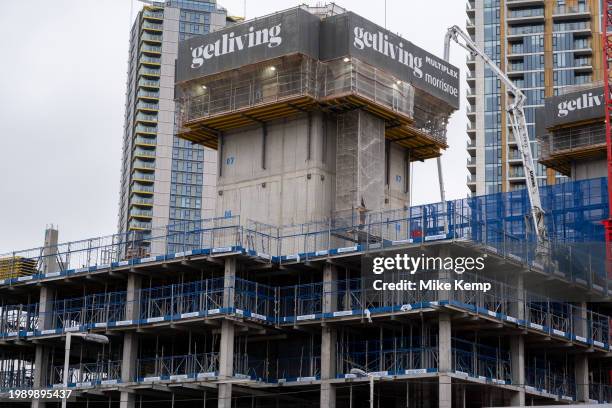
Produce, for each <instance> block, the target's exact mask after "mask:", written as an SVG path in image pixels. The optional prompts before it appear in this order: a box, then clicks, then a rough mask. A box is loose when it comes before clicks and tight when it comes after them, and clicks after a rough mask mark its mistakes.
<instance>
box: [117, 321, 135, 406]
mask: <svg viewBox="0 0 612 408" xmlns="http://www.w3.org/2000/svg"><path fill="white" fill-rule="evenodd" d="M137 359H138V335H137V334H136V333H125V335H124V337H123V356H122V364H121V381H122V382H124V383H128V382H132V381H134V379H135V377H136V375H137V372H136V368H137V367H136V360H137ZM120 398H121V401H120V403H119V407H120V408H135V407H136V395H135V394H133V393H132V392H129V391H121V395H120Z"/></svg>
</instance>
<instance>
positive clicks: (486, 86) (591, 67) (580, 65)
mask: <svg viewBox="0 0 612 408" xmlns="http://www.w3.org/2000/svg"><path fill="white" fill-rule="evenodd" d="M467 14H468V27H467V29H468V32H469V34H470V35H471V36H472V38H473V39H474V40H475V42H476V43H477V44H478V46H479V47H480V48H481V49H483V50H484V51H485V52H486V53H487V55H489V56H490V57H491V58H492V59H493V60H494V61H496V62H497V63H498V64H499V65H500V67H501V68H502V69H503V70H504V71H505V72H506V73H507V74H508V76H509V77H510V79H511V80H512V81H513V82H514V83H515V84H516V85H517V86H518V87H519V88H521V89H522V90H523V92H524V93H525V95H526V97H527V104H526V107H525V114H526V117H527V122H528V129H529V136H530V139H531V146H532V151H533V152H534V158H535V160H537V159H538V158H539V149H538V146H537V142H536V135H535V111H536V109H537V108H539V107H541V106H543V104H544V98H545V97H548V96H553V95H557V94H559V92H561V90H562V89H563V88H564V87H567V86H572V85H579V84H584V83H589V82H592V81H595V80H598V79H599V78H600V76H601V74H600V72H599V71H600V67H601V54H602V52H601V50H600V48H601V47H600V39H599V36H600V34H599V32H600V28H599V27H600V23H599V20H600V19H599V16H600V3H599V1H596V0H546V1H544V0H542V1H533V2H521V1H516V0H471V1H469V2H468V4H467ZM468 61H469V63H468V69H469V71H470V74H469V76H468V85H469V86H470V88H469V90H468V104H469V108H468V136H469V142H468V152H469V153H470V159H469V160H468V171H469V172H470V176H469V177H468V187H469V188H470V190H471V191H472V193H473V194H478V195H481V194H489V193H495V192H498V191H511V190H515V189H520V188H524V187H525V177H524V171H523V167H522V163H521V160H520V156H519V154H518V149H517V144H516V142H515V140H514V137H513V135H512V133H511V132H510V130H509V128H507V127H506V126H505V125H504V124H505V121H506V120H507V118H506V115H505V111H506V106H505V104H506V98H505V97H504V88H503V87H501V85H500V83H499V81H498V80H497V79H496V78H495V76H494V75H493V73H492V72H491V71H490V70H489V69H487V68H486V67H485V66H484V64H483V63H482V61H480V60H478V59H476V60H468ZM536 167H537V168H536V171H537V174H538V177H539V178H540V182H541V183H542V184H545V183H555V182H559V181H562V180H563V179H562V177H561V176H560V175H558V174H554V173H553V172H552V171H550V170H549V171H548V172H547V171H546V169H545V168H544V166H542V165H541V164H537V165H536Z"/></svg>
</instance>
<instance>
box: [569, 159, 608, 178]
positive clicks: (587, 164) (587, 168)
mask: <svg viewBox="0 0 612 408" xmlns="http://www.w3.org/2000/svg"><path fill="white" fill-rule="evenodd" d="M607 176H608V167H607V163H606V159H599V160H587V161H580V162H574V163H572V176H571V177H572V180H586V179H590V178H597V177H607Z"/></svg>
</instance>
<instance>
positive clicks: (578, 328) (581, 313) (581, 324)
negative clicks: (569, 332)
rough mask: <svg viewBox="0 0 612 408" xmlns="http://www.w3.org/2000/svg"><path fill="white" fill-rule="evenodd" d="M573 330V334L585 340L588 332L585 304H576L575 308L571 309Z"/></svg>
mask: <svg viewBox="0 0 612 408" xmlns="http://www.w3.org/2000/svg"><path fill="white" fill-rule="evenodd" d="M573 310H574V313H573V330H574V334H576V335H578V336H582V337H585V338H587V340H588V335H589V330H588V310H587V303H586V302H578V303H576V308H575V309H573Z"/></svg>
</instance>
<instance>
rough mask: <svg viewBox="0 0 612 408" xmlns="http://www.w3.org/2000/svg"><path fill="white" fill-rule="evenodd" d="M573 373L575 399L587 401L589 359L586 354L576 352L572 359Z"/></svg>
mask: <svg viewBox="0 0 612 408" xmlns="http://www.w3.org/2000/svg"><path fill="white" fill-rule="evenodd" d="M574 375H575V377H576V400H577V401H578V402H588V401H589V359H588V357H587V355H586V354H578V355H576V357H575V360H574Z"/></svg>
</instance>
